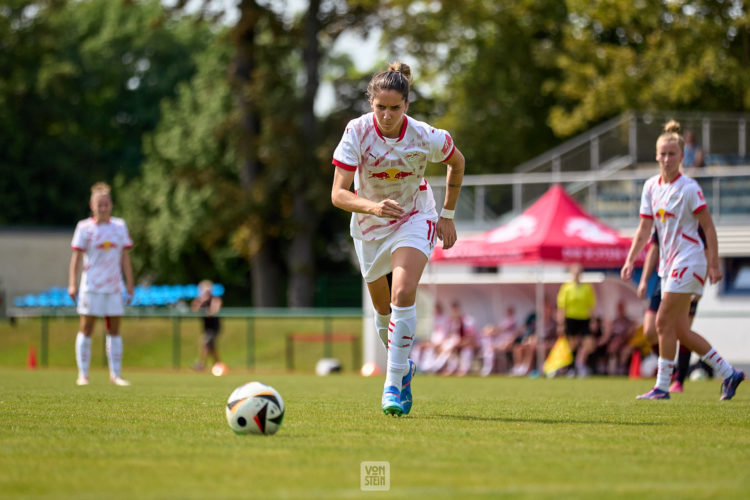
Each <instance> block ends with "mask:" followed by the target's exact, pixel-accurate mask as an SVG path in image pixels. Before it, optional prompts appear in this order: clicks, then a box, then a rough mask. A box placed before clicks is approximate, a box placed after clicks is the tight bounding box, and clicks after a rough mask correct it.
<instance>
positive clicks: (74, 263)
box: [68, 249, 83, 301]
mask: <svg viewBox="0 0 750 500" xmlns="http://www.w3.org/2000/svg"><path fill="white" fill-rule="evenodd" d="M82 263H83V252H82V251H80V250H75V249H74V250H73V255H71V257H70V266H68V295H70V298H71V299H73V300H74V301H75V300H76V295H78V275H79V274H80V273H81V264H82Z"/></svg>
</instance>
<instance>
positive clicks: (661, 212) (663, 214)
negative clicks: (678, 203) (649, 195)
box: [656, 208, 677, 222]
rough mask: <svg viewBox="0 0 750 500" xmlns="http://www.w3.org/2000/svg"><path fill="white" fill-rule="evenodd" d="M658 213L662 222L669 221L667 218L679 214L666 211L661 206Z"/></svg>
mask: <svg viewBox="0 0 750 500" xmlns="http://www.w3.org/2000/svg"><path fill="white" fill-rule="evenodd" d="M656 215H657V217H658V218H659V220H660V221H661V222H666V221H667V219H669V218H670V217H673V218H674V217H677V216H676V215H675V214H673V213H672V212H667V211H666V210H664V209H663V208H660V209H659V211H658V212H656Z"/></svg>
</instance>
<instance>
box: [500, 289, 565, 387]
mask: <svg viewBox="0 0 750 500" xmlns="http://www.w3.org/2000/svg"><path fill="white" fill-rule="evenodd" d="M555 317H556V312H555V307H554V304H553V303H552V302H550V301H545V303H544V334H543V335H542V338H541V340H540V339H538V336H537V332H536V312H531V313H530V314H529V315H528V316H527V317H526V321H525V322H524V326H523V327H522V328H521V334H520V335H519V337H518V339H517V343H516V345H515V347H514V348H513V368H512V370H511V375H515V376H525V375H528V374H530V373H532V372H533V371H534V370H536V367H537V366H538V363H539V362H540V361H541V362H542V363H544V360H545V359H546V358H547V355H548V354H549V352H550V350H551V349H552V346H553V345H555V341H556V340H557V322H556V321H555ZM539 342H542V344H543V347H542V349H543V351H544V354H543V356H542V358H541V360H539V358H538V357H537V354H538V350H539Z"/></svg>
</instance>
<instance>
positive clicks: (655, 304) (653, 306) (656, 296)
mask: <svg viewBox="0 0 750 500" xmlns="http://www.w3.org/2000/svg"><path fill="white" fill-rule="evenodd" d="M699 301H700V297H698V298H695V299H693V300H691V301H690V312H689V313H688V314H689V315H690V317H691V318H692V317H694V316H695V312H696V311H697V310H698V302H699ZM659 304H661V280H659V281H657V282H656V286H655V287H654V291H653V292H652V293H651V300H650V301H649V303H648V310H649V311H652V312H656V311H658V310H659Z"/></svg>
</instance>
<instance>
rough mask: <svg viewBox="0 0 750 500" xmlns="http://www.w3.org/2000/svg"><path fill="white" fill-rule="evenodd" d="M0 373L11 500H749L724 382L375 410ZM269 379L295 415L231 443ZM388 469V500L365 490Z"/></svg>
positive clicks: (422, 402)
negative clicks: (669, 395) (363, 483)
mask: <svg viewBox="0 0 750 500" xmlns="http://www.w3.org/2000/svg"><path fill="white" fill-rule="evenodd" d="M128 377H129V378H130V380H131V381H132V382H133V386H132V387H114V386H112V385H110V384H109V382H108V381H107V375H106V372H104V371H102V370H95V371H94V372H93V373H92V377H91V380H92V384H91V385H90V386H88V387H76V386H75V385H74V381H75V372H74V371H73V370H53V369H50V370H38V371H34V372H30V371H25V370H16V369H9V368H0V415H1V416H0V419H1V420H2V425H1V426H0V442H1V443H2V446H1V447H0V491H1V492H2V496H3V498H102V497H105V496H106V497H108V498H385V497H388V498H460V497H474V498H497V497H498V496H501V495H503V496H509V497H516V498H523V497H529V498H531V497H535V498H536V497H548V498H553V497H554V498H559V497H568V498H613V497H614V498H664V497H666V496H670V497H677V498H716V497H719V496H721V497H724V498H746V497H747V491H750V479H749V476H750V475H749V474H748V473H747V472H746V470H747V468H748V466H749V465H750V451H748V450H750V418H749V417H748V415H750V413H749V412H748V410H749V409H750V397H749V396H750V393H746V391H747V390H748V387H743V386H740V390H739V392H738V395H737V397H736V398H735V399H734V400H733V401H730V402H719V401H718V397H719V394H718V387H719V383H718V382H717V381H711V382H691V383H688V384H687V385H686V392H685V393H684V394H679V395H675V396H674V397H673V399H672V400H670V401H635V400H634V397H635V395H636V394H638V393H640V392H643V391H645V390H646V389H648V387H649V385H650V381H629V380H626V379H613V378H610V379H606V378H592V379H585V380H576V379H554V380H543V379H537V380H530V379H511V378H505V377H491V378H486V379H481V378H473V377H468V378H447V377H429V376H424V375H417V377H416V378H415V381H414V395H415V406H414V409H413V411H412V414H411V415H409V416H407V417H403V418H400V419H399V418H392V417H385V416H384V415H382V413H380V410H379V402H380V392H381V389H382V382H383V381H382V379H381V378H362V377H357V376H331V377H315V376H306V375H258V374H236V373H234V374H231V375H229V376H227V377H220V378H216V377H211V376H209V375H205V374H185V373H182V374H180V373H156V372H142V371H141V372H131V373H128ZM256 379H257V380H261V381H262V382H264V383H268V384H270V385H272V386H274V387H275V388H276V389H277V390H279V392H280V393H281V395H282V397H283V398H284V400H285V403H286V406H287V413H286V416H285V419H284V424H283V426H282V428H281V430H280V431H279V433H278V434H276V435H274V436H268V437H267V436H236V435H235V434H234V433H232V432H231V430H230V429H229V427H228V426H227V424H226V420H225V418H224V405H225V403H226V398H227V397H228V395H229V393H230V392H231V391H232V389H234V388H235V387H236V386H238V385H240V384H242V383H244V382H246V381H249V380H256ZM381 460H383V461H389V462H390V466H391V490H390V491H389V492H387V493H376V492H362V491H360V487H359V485H360V462H362V461H381Z"/></svg>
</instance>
